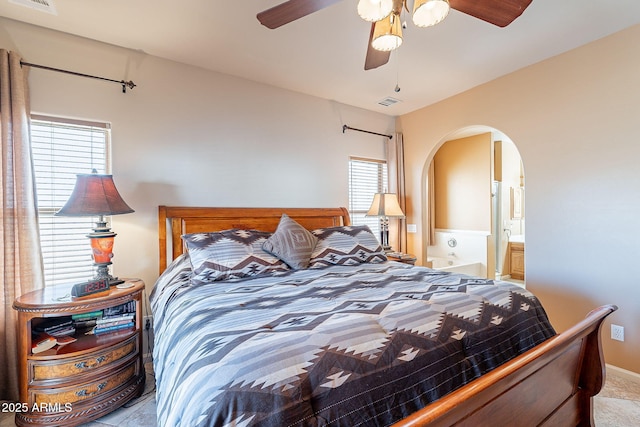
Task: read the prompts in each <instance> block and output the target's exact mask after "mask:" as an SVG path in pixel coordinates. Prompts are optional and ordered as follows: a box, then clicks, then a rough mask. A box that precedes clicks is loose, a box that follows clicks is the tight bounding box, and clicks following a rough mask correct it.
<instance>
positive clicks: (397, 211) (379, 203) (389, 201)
mask: <svg viewBox="0 0 640 427" xmlns="http://www.w3.org/2000/svg"><path fill="white" fill-rule="evenodd" d="M367 216H386V217H397V218H404V212H402V209H401V208H400V203H398V196H397V195H396V194H394V193H376V194H375V195H374V196H373V202H372V203H371V207H370V208H369V211H368V212H367Z"/></svg>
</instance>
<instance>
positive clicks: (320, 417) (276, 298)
mask: <svg viewBox="0 0 640 427" xmlns="http://www.w3.org/2000/svg"><path fill="white" fill-rule="evenodd" d="M283 214H285V216H283ZM158 219H159V246H160V254H159V255H160V263H159V265H160V273H161V275H160V278H159V279H158V281H157V282H156V284H155V286H154V289H153V291H152V293H151V297H150V299H151V307H152V311H153V315H154V333H155V338H154V339H155V342H154V350H153V352H154V370H155V374H156V385H157V395H156V396H157V397H156V398H157V404H158V412H157V414H158V425H159V426H161V427H162V426H171V427H177V426H189V427H196V426H257V425H260V426H320V425H331V426H350V427H352V426H358V425H362V426H372V425H376V426H377V425H394V426H398V427H400V426H405V427H406V426H427V425H428V426H452V425H460V426H474V427H475V426H482V425H490V426H499V425H505V426H506V425H524V424H523V420H526V422H525V424H526V425H553V426H562V425H567V426H569V425H571V426H576V425H593V405H592V397H593V396H595V395H596V394H597V393H598V392H599V390H600V389H601V387H602V384H603V381H604V362H603V357H602V350H601V345H600V337H599V330H600V326H601V324H602V321H603V320H604V318H605V317H606V316H607V315H609V314H610V313H611V312H613V311H615V310H616V307H615V306H603V307H600V308H598V309H596V310H594V311H592V312H591V313H589V314H588V315H587V317H586V318H585V319H584V320H583V321H581V322H579V323H578V324H576V325H575V326H573V327H572V328H570V329H568V330H567V331H565V332H563V333H561V334H556V333H555V331H554V330H553V328H552V326H551V325H550V323H549V321H548V319H547V316H546V314H545V312H544V309H543V307H542V306H541V305H540V303H539V301H538V300H537V298H535V296H533V295H532V294H530V293H529V292H527V291H526V290H524V289H523V288H521V287H519V286H516V285H513V284H509V283H507V282H500V281H493V280H488V279H482V278H474V277H470V276H464V275H458V274H451V273H448V272H440V271H436V270H431V269H428V268H424V267H413V266H410V265H407V264H402V263H397V262H392V261H387V260H386V259H385V257H384V252H382V254H381V253H380V252H379V248H377V247H376V244H377V242H375V241H372V239H371V236H372V235H370V231H369V233H367V229H366V227H365V228H362V227H361V226H352V225H350V223H349V215H348V213H347V211H346V210H345V209H344V208H335V209H333V208H322V209H310V208H193V207H170V206H160V207H159V218H158ZM285 219H286V220H287V221H288V222H287V224H289V225H291V226H292V227H294V228H293V229H294V230H295V231H300V230H299V229H297V228H295V227H298V228H300V227H301V228H304V229H306V230H313V233H311V234H313V237H309V236H308V234H309V233H308V231H307V232H305V233H304V236H305V238H309V239H312V238H315V239H316V240H314V241H313V244H310V243H309V244H308V245H307V246H310V247H312V248H313V250H312V253H311V255H310V259H309V260H306V261H307V262H308V264H305V262H304V260H305V259H306V258H305V257H306V255H305V256H303V257H302V259H303V261H301V262H300V263H299V262H298V259H297V258H296V257H297V256H298V255H299V254H298V253H297V252H298V251H293V255H292V253H290V252H291V251H289V252H287V251H284V252H283V251H282V250H280V252H278V249H282V248H281V246H282V245H281V246H280V247H279V246H278V243H279V241H278V240H277V239H275V237H278V236H281V235H282V233H280V231H281V230H280V229H281V228H283V225H282V224H283V223H284V221H285ZM256 230H257V231H256ZM181 236H185V237H184V240H183V239H182V238H181ZM373 240H375V238H373ZM229 242H232V243H233V245H231V247H230V246H229ZM238 242H242V244H243V245H245V246H246V247H250V249H249V252H251V254H252V255H251V257H253V256H254V255H255V254H256V252H259V251H260V250H261V249H260V248H263V249H264V248H268V249H269V251H267V253H268V256H266V257H264V256H263V255H264V254H263V253H260V255H259V258H260V259H259V260H258V261H256V259H254V258H252V259H251V262H244V258H243V262H242V263H240V264H241V265H240V264H238V265H240V267H237V266H234V268H229V264H225V263H224V262H223V261H224V260H223V258H224V257H225V256H227V255H229V253H233V256H234V257H236V256H238V252H242V254H244V251H245V249H246V248H245V249H239V247H238V245H237V243H238ZM265 242H267V243H266V244H267V245H270V246H265ZM274 242H275V243H274ZM280 243H281V242H280ZM225 245H226V246H225ZM341 245H343V246H341ZM345 245H346V246H345ZM349 245H355V246H354V247H353V250H345V248H346V247H350V246H349ZM303 246H304V245H303ZM356 246H357V247H356ZM185 247H187V248H188V249H189V251H188V253H186V251H185ZM221 248H222V249H221ZM243 248H244V247H243ZM336 248H337V249H336ZM252 251H253V252H252ZM221 254H223V255H221ZM243 256H244V255H243ZM292 256H293V259H292ZM274 258H275V260H274ZM281 258H282V259H281ZM234 259H236V258H234ZM283 259H287V262H285V263H284V267H283V266H282V262H281V261H282V260H283ZM234 262H235V261H234ZM262 264H265V265H262ZM291 266H295V268H291ZM236 267H237V268H236Z"/></svg>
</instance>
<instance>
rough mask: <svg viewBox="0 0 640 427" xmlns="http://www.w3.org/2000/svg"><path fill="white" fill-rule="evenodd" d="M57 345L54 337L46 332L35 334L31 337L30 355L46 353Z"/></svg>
mask: <svg viewBox="0 0 640 427" xmlns="http://www.w3.org/2000/svg"><path fill="white" fill-rule="evenodd" d="M56 344H58V341H57V340H56V338H55V337H52V336H51V335H49V334H47V333H46V332H37V333H35V334H34V335H33V336H32V337H31V353H33V354H38V353H42V352H43V351H47V350H49V349H50V348H53V347H55V346H56Z"/></svg>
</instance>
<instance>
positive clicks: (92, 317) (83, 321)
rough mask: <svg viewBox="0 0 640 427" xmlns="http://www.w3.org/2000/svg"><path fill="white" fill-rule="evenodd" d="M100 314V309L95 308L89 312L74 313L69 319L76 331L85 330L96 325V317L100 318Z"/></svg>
mask: <svg viewBox="0 0 640 427" xmlns="http://www.w3.org/2000/svg"><path fill="white" fill-rule="evenodd" d="M102 315H103V313H102V310H97V311H91V312H89V313H81V314H74V315H73V316H71V320H72V321H73V325H74V326H75V328H76V329H77V330H78V331H85V332H86V331H90V330H92V329H93V328H94V327H95V326H96V324H97V321H98V319H102Z"/></svg>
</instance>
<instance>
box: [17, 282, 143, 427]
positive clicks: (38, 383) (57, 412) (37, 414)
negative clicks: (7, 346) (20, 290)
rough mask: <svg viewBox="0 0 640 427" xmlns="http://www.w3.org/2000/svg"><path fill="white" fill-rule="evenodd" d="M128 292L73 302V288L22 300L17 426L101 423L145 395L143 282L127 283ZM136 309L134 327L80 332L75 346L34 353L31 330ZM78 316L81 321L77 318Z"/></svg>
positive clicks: (59, 288)
mask: <svg viewBox="0 0 640 427" xmlns="http://www.w3.org/2000/svg"><path fill="white" fill-rule="evenodd" d="M126 282H127V283H130V284H133V286H132V287H130V288H128V289H119V288H116V287H111V288H110V289H109V290H107V291H104V292H100V293H96V294H93V295H88V296H85V297H81V298H73V299H72V298H71V297H70V296H69V295H70V289H71V286H53V287H47V288H45V289H42V290H38V291H34V292H30V293H27V294H25V295H22V296H20V297H18V298H16V300H15V301H14V303H13V307H14V308H15V309H16V310H17V311H18V334H19V335H18V351H19V363H20V366H19V381H20V404H21V407H22V409H23V410H21V411H19V412H16V419H15V421H16V425H18V426H33V425H55V426H76V425H79V424H83V423H86V422H88V421H91V420H94V419H96V418H99V417H101V416H103V415H106V414H108V413H109V412H111V411H113V410H115V409H117V408H118V407H120V406H122V405H123V404H125V403H126V402H128V401H129V400H131V399H133V398H135V397H138V396H140V395H141V394H142V391H143V390H144V380H145V373H144V365H143V362H142V293H143V290H144V282H143V281H142V280H139V279H127V280H126ZM132 302H133V304H134V305H135V310H134V313H133V314H134V321H133V326H126V327H125V328H124V329H119V330H116V331H113V332H107V333H103V334H99V335H94V334H86V333H85V331H82V330H77V331H76V332H75V334H74V335H73V337H74V338H75V339H76V340H75V341H74V342H72V343H69V344H66V345H63V346H59V345H56V346H55V347H53V348H51V349H48V350H45V351H42V352H40V353H37V354H34V353H33V352H32V349H31V344H32V343H31V341H32V329H33V328H38V325H42V324H43V323H45V322H47V321H51V320H52V319H55V318H62V317H70V316H73V315H80V314H84V313H92V312H100V311H103V310H105V309H109V308H112V307H118V306H121V305H123V304H131V303H132ZM76 317H78V316H76Z"/></svg>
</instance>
